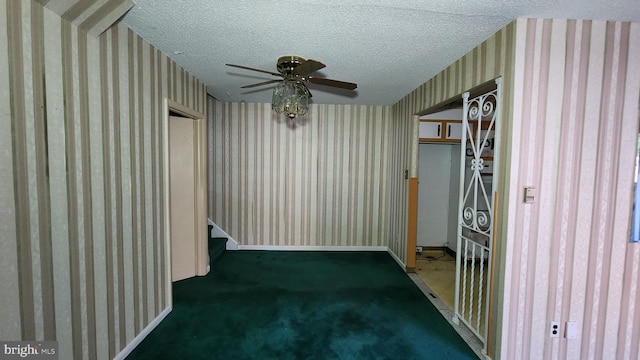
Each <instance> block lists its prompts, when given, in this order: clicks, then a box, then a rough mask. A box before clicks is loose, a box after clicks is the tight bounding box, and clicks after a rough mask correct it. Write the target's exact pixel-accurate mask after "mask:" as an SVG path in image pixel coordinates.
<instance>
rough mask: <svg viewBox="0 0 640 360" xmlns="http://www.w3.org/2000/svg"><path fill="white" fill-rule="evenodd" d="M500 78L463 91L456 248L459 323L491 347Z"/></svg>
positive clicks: (456, 315) (454, 319) (457, 314)
mask: <svg viewBox="0 0 640 360" xmlns="http://www.w3.org/2000/svg"><path fill="white" fill-rule="evenodd" d="M500 95H501V85H500V79H496V89H495V90H492V91H489V92H487V93H484V94H482V95H480V96H477V97H474V98H469V93H464V94H463V99H464V103H463V120H462V127H463V133H462V143H461V151H460V189H459V190H460V195H459V204H458V239H457V250H456V284H455V286H456V288H455V299H454V316H453V321H454V322H455V323H459V322H462V323H464V324H465V325H466V326H467V327H469V329H470V330H471V331H472V332H473V333H474V334H475V335H476V336H477V337H478V339H480V341H482V342H483V344H484V350H485V351H486V337H487V332H488V329H487V327H488V318H489V317H488V311H487V309H488V306H487V304H488V300H489V292H490V286H491V277H490V276H489V275H490V274H491V256H492V255H493V248H492V247H493V231H494V229H493V226H494V222H495V219H494V215H495V214H494V209H495V207H494V193H495V191H496V189H497V176H494V174H497V167H496V165H497V164H498V155H499V151H498V150H499V146H498V145H499V141H498V140H499V130H500V105H501V102H500Z"/></svg>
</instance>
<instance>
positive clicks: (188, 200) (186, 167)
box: [163, 99, 209, 303]
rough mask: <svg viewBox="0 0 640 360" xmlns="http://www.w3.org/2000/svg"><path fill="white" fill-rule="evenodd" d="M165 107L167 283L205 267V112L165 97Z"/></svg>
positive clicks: (198, 271) (198, 274) (203, 272)
mask: <svg viewBox="0 0 640 360" xmlns="http://www.w3.org/2000/svg"><path fill="white" fill-rule="evenodd" d="M164 110H165V111H164V124H163V127H164V134H165V137H164V159H165V164H164V171H165V175H164V178H165V186H164V187H165V199H167V206H166V208H165V216H166V221H165V224H166V227H167V229H166V234H167V240H166V244H165V246H166V249H167V256H166V260H167V264H168V266H167V267H166V274H167V279H168V288H169V289H171V282H173V281H177V280H181V279H185V278H189V277H193V276H202V275H206V274H207V272H208V266H209V256H208V250H207V246H208V245H207V228H208V225H207V213H206V209H207V203H206V201H207V196H206V180H207V179H206V127H205V126H206V125H205V119H206V117H205V115H204V114H201V113H199V112H197V111H194V110H192V109H190V108H188V107H186V106H184V105H181V104H179V103H177V102H174V101H171V100H169V99H165V103H164ZM171 299H172V294H171V293H169V299H168V300H169V302H170V303H171V302H172V300H171Z"/></svg>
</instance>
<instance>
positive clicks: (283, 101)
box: [271, 80, 309, 119]
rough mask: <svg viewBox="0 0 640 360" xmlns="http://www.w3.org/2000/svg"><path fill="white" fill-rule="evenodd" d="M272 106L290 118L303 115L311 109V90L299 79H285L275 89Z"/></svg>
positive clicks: (277, 111)
mask: <svg viewBox="0 0 640 360" xmlns="http://www.w3.org/2000/svg"><path fill="white" fill-rule="evenodd" d="M271 108H272V109H273V110H274V111H275V112H276V113H278V114H282V113H284V114H286V115H287V117H288V118H289V119H294V118H295V117H297V116H303V115H305V114H306V113H307V110H309V90H308V89H307V87H306V86H305V85H304V84H303V83H301V82H299V81H291V80H284V81H282V82H281V83H279V84H278V85H276V87H275V88H274V89H273V97H272V98H271Z"/></svg>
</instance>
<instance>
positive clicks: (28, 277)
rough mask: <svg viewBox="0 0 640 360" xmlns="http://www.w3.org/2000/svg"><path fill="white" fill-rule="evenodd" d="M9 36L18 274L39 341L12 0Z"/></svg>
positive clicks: (26, 320)
mask: <svg viewBox="0 0 640 360" xmlns="http://www.w3.org/2000/svg"><path fill="white" fill-rule="evenodd" d="M6 5H7V37H8V48H9V68H10V69H12V70H13V71H10V73H9V86H10V87H11V88H12V89H17V90H16V91H12V92H11V94H10V95H11V114H12V117H11V134H12V148H13V153H14V155H13V171H14V177H13V188H14V191H15V198H14V206H15V214H16V215H17V216H16V220H17V221H18V222H17V224H16V230H17V231H16V235H17V240H18V243H17V246H18V269H19V270H18V276H19V278H20V280H19V281H20V299H21V308H20V315H21V328H22V334H21V335H22V338H24V339H32V340H35V336H36V334H35V318H34V305H35V304H34V294H33V270H32V265H31V241H30V240H31V231H30V221H29V212H30V209H29V207H28V205H29V194H28V189H27V188H26V185H27V179H28V175H27V172H26V170H27V169H26V166H25V164H26V163H27V154H26V136H27V134H26V131H27V130H26V122H25V121H20V120H21V119H25V118H26V114H25V105H24V101H25V99H24V97H25V94H24V92H23V91H24V89H25V84H24V79H23V74H24V64H23V58H22V55H23V50H22V47H23V45H22V41H23V40H22V36H23V35H22V24H21V22H20V19H21V18H22V6H21V2H17V1H12V2H8V3H7V4H6Z"/></svg>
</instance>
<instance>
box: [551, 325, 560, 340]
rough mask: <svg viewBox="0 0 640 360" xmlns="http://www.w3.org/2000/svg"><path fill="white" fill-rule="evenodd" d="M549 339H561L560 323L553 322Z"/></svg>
mask: <svg viewBox="0 0 640 360" xmlns="http://www.w3.org/2000/svg"><path fill="white" fill-rule="evenodd" d="M549 337H552V338H559V337H560V322H559V321H552V322H551V324H550V326H549Z"/></svg>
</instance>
